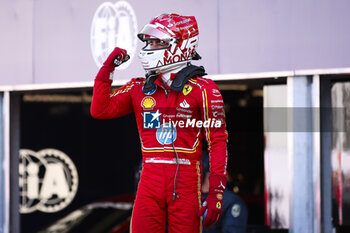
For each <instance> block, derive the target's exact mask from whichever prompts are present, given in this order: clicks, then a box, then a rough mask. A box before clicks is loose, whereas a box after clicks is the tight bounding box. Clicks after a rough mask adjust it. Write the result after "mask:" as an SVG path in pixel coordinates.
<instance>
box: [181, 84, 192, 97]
mask: <svg viewBox="0 0 350 233" xmlns="http://www.w3.org/2000/svg"><path fill="white" fill-rule="evenodd" d="M192 89H193V87H192V86H191V85H188V84H186V85H185V86H184V89H182V94H184V95H188V94H189V93H190V92H191V91H192Z"/></svg>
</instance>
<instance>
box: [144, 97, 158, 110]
mask: <svg viewBox="0 0 350 233" xmlns="http://www.w3.org/2000/svg"><path fill="white" fill-rule="evenodd" d="M155 105H156V100H155V99H154V98H153V97H145V98H143V99H142V101H141V106H142V108H143V109H144V110H152V109H153V107H154V106H155Z"/></svg>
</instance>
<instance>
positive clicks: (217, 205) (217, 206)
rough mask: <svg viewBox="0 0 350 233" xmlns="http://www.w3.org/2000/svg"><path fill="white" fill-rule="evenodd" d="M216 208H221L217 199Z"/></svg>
mask: <svg viewBox="0 0 350 233" xmlns="http://www.w3.org/2000/svg"><path fill="white" fill-rule="evenodd" d="M216 208H217V209H221V203H220V202H219V201H218V202H217V203H216Z"/></svg>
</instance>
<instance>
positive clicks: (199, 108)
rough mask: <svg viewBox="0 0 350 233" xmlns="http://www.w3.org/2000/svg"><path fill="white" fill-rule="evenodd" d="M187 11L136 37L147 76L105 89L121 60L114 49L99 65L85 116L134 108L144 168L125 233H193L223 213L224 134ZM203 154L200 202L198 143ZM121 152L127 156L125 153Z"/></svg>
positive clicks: (123, 54) (219, 102) (220, 107)
mask: <svg viewBox="0 0 350 233" xmlns="http://www.w3.org/2000/svg"><path fill="white" fill-rule="evenodd" d="M198 36H199V31H198V25H197V22H196V19H195V17H194V16H181V15H178V14H162V15H159V16H157V17H155V18H154V19H152V20H151V21H150V22H149V23H148V24H146V25H145V26H144V27H143V29H142V30H141V32H140V33H139V34H138V37H139V39H140V40H141V41H143V42H145V44H146V45H145V47H143V48H142V49H141V51H140V54H139V58H140V60H141V63H142V65H143V67H144V69H145V71H146V72H147V73H146V78H133V79H131V80H130V81H129V82H128V83H127V84H126V85H124V86H123V87H121V88H119V89H117V90H116V91H115V92H113V93H112V92H111V91H110V88H111V84H112V81H113V80H112V78H113V71H114V69H115V67H117V66H119V65H120V64H122V63H123V62H126V61H127V60H128V58H129V57H128V55H127V51H126V50H124V49H122V48H118V47H116V48H115V49H114V50H113V51H112V53H111V54H110V55H109V57H108V58H107V59H106V61H105V62H104V64H103V66H102V67H101V69H100V70H99V72H98V74H97V76H96V78H95V84H94V90H93V99H92V104H91V115H92V116H93V117H94V118H98V119H111V118H116V117H121V116H124V115H127V114H130V113H132V112H133V113H134V114H135V117H136V122H137V127H138V131H139V135H140V139H141V149H142V155H143V166H142V172H141V178H140V182H139V186H138V190H137V195H136V200H135V205H134V209H133V214H132V219H131V226H130V229H131V232H133V233H138V232H146V233H151V232H152V233H154V232H165V229H166V225H167V223H168V229H169V232H182V233H184V232H185V233H186V232H188V233H200V232H201V231H202V229H201V226H202V215H203V214H204V213H205V212H206V211H207V212H206V215H205V216H206V217H205V220H203V221H204V223H203V224H204V226H206V227H209V226H210V225H212V224H214V223H215V222H216V221H217V220H218V219H219V217H220V215H221V212H222V203H223V193H224V190H225V185H226V165H227V149H226V143H227V132H226V126H225V114H224V103H223V99H222V96H221V93H220V91H219V90H218V87H217V86H216V84H215V83H214V82H213V81H212V80H210V79H206V78H203V76H204V75H206V73H205V70H204V68H203V67H202V66H195V65H192V64H191V63H190V62H191V60H198V59H200V56H199V55H198V53H197V52H196V49H197V45H198ZM203 140H206V141H207V144H208V151H209V156H210V177H209V180H210V181H209V182H210V185H209V186H210V188H209V194H208V197H207V198H206V200H205V201H204V202H203V203H202V200H201V170H202V168H201V164H200V161H201V156H202V141H203ZM124 156H128V155H124Z"/></svg>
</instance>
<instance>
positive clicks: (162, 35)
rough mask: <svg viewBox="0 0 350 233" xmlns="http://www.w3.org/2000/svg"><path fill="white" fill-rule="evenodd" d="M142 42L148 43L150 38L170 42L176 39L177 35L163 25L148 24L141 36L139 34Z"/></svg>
mask: <svg viewBox="0 0 350 233" xmlns="http://www.w3.org/2000/svg"><path fill="white" fill-rule="evenodd" d="M137 36H138V37H139V39H140V40H142V41H146V40H147V39H148V38H152V37H153V38H157V39H159V40H163V41H169V40H171V39H172V38H175V37H176V35H175V34H174V33H173V32H172V31H170V30H169V29H167V28H166V27H164V26H163V25H161V24H159V25H154V24H146V25H145V26H144V27H143V28H142V30H141V31H140V33H139V34H137Z"/></svg>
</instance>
